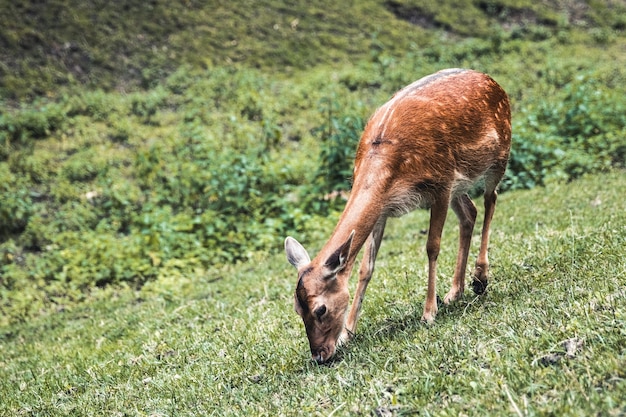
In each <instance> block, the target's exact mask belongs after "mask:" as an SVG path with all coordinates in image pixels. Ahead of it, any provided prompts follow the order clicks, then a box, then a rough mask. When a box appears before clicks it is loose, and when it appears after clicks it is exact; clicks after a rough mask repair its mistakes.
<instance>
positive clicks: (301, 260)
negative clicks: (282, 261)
mask: <svg viewBox="0 0 626 417" xmlns="http://www.w3.org/2000/svg"><path fill="white" fill-rule="evenodd" d="M285 253H286V254H287V260H288V261H289V263H290V264H291V265H293V266H295V267H296V268H300V267H301V266H304V265H307V264H308V263H310V262H311V258H310V257H309V254H308V253H307V251H306V249H304V247H303V246H302V245H301V244H300V242H298V241H297V240H296V239H294V238H292V237H291V236H289V237H287V239H285Z"/></svg>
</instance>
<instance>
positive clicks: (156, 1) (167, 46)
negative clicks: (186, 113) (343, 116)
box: [0, 0, 626, 99]
mask: <svg viewBox="0 0 626 417" xmlns="http://www.w3.org/2000/svg"><path fill="white" fill-rule="evenodd" d="M423 3H424V2H415V1H409V0H386V1H374V0H367V1H349V2H336V1H332V0H324V1H316V2H309V1H306V0H298V1H295V2H289V4H288V5H287V4H285V3H284V2H282V1H280V0H261V1H250V0H235V1H230V2H221V1H208V2H203V1H186V2H167V1H163V0H152V1H137V0H123V1H116V2H109V1H103V0H90V1H82V0H69V1H64V0H51V1H46V2H39V1H34V0H26V1H19V2H16V1H11V0H1V1H0V28H2V29H1V30H0V62H1V63H2V64H1V65H0V95H1V96H2V97H3V98H18V99H20V98H33V97H36V96H39V95H48V94H53V93H54V92H55V91H56V90H57V89H58V88H59V87H60V86H66V85H87V86H89V87H90V88H105V89H112V88H117V89H120V90H128V89H133V88H135V87H147V86H152V85H155V84H156V83H158V82H159V81H160V80H162V79H163V77H164V76H165V75H167V74H169V73H171V72H172V71H173V70H175V69H177V68H180V67H181V66H191V67H194V68H212V67H216V66H218V67H219V66H231V65H244V66H247V67H254V68H260V69H263V70H268V71H272V72H279V73H290V71H292V70H303V69H307V68H310V67H312V66H319V65H320V64H324V65H325V64H337V63H347V62H355V61H358V60H360V59H363V58H367V57H368V56H370V54H371V53H373V52H374V53H375V52H380V51H381V50H382V51H384V52H385V53H386V54H388V55H390V56H400V55H404V54H406V53H407V52H408V51H412V50H416V49H418V48H423V47H425V46H428V45H431V44H436V43H439V42H441V41H442V40H443V41H444V42H445V41H446V40H447V41H450V40H452V41H454V40H455V39H456V40H458V39H461V38H465V37H483V38H489V37H493V36H494V34H498V33H499V32H501V31H507V32H510V31H518V32H519V35H520V36H526V35H528V34H529V33H533V32H535V35H536V33H537V32H539V33H543V35H541V36H545V35H546V34H550V33H556V32H559V31H564V30H565V31H569V30H582V31H583V32H589V33H592V34H593V35H594V36H596V37H606V36H609V35H608V34H609V33H610V32H612V31H615V30H623V29H624V28H625V27H626V17H625V16H626V13H624V11H625V10H626V5H624V3H623V2H620V1H609V2H591V3H589V4H587V3H586V2H580V1H576V0H568V1H555V0H553V1H549V2H534V1H530V0H492V1H475V0H464V1H461V2H459V1H452V0H442V1H438V2H426V3H427V4H425V5H424V4H423Z"/></svg>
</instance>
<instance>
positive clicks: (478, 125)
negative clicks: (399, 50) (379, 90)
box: [285, 69, 511, 362]
mask: <svg viewBox="0 0 626 417" xmlns="http://www.w3.org/2000/svg"><path fill="white" fill-rule="evenodd" d="M510 144H511V111H510V107H509V100H508V97H507V95H506V93H505V92H504V90H503V89H502V88H501V87H500V86H499V85H498V84H497V83H496V82H495V81H494V80H493V79H491V78H490V77H489V76H487V75H485V74H481V73H479V72H475V71H471V70H464V69H447V70H444V71H440V72H437V73H435V74H432V75H429V76H427V77H424V78H422V79H421V80H418V81H416V82H414V83H413V84H411V85H409V86H407V87H405V88H404V89H402V90H400V91H399V92H397V93H396V94H395V95H394V96H393V97H392V98H391V99H390V100H389V101H388V102H387V103H386V104H385V105H383V106H382V107H381V108H379V109H378V110H377V111H376V112H375V113H374V115H373V116H372V117H371V119H370V120H369V122H368V123H367V126H366V127H365V131H364V132H363V135H362V137H361V141H360V143H359V145H358V148H357V152H356V160H355V163H354V181H353V186H352V191H351V193H350V197H349V199H348V202H347V204H346V207H345V209H344V211H343V214H342V215H341V217H340V219H339V222H338V223H337V226H336V227H335V231H334V232H333V234H332V236H331V237H330V239H329V240H328V242H327V243H326V244H325V245H324V247H323V248H322V249H321V250H320V252H319V254H318V255H317V257H315V259H313V261H311V260H310V258H309V255H308V253H307V251H306V250H305V249H304V248H303V247H302V245H301V244H300V243H298V242H297V241H296V240H295V239H293V238H292V237H288V238H287V239H286V240H285V252H286V254H287V259H288V260H289V262H290V263H291V264H292V265H293V266H295V267H296V268H297V269H298V284H297V288H296V291H295V309H296V311H297V312H298V314H299V315H300V316H301V317H302V320H303V321H304V326H305V328H306V333H307V337H308V339H309V345H310V348H311V354H312V356H313V359H314V360H316V361H318V362H324V361H326V360H328V359H329V358H330V357H331V356H332V355H333V354H334V353H335V349H336V346H337V345H338V343H340V342H345V341H347V340H348V339H349V338H350V337H351V336H352V335H353V334H354V332H355V331H356V325H357V320H358V318H359V311H360V309H361V303H362V302H363V297H364V294H365V289H366V288H367V284H368V283H369V281H370V278H371V277H372V273H373V271H374V261H375V259H376V254H377V252H378V249H379V247H380V243H381V239H382V236H383V230H384V228H385V222H386V220H387V218H388V217H395V216H401V215H403V214H405V213H408V212H409V211H411V210H413V209H415V208H418V207H430V227H429V230H428V239H427V243H426V252H427V255H428V287H427V293H426V302H425V304H424V314H423V316H422V321H424V322H427V323H432V322H433V321H434V320H435V315H436V314H437V296H436V293H435V279H436V267H437V256H438V255H439V246H440V241H441V232H442V229H443V225H444V222H445V220H446V215H447V211H448V207H452V210H453V211H454V212H455V214H456V216H457V217H458V219H459V223H460V237H459V251H458V255H457V261H456V268H455V271H454V278H453V281H452V288H451V289H450V291H449V292H448V293H447V295H446V296H445V298H444V300H443V301H444V303H445V304H449V303H451V302H453V301H455V300H457V299H458V298H459V297H461V296H462V295H463V291H464V289H465V271H466V266H467V258H468V253H469V247H470V241H471V237H472V232H473V229H474V223H475V220H476V215H477V210H476V206H475V205H474V203H473V202H472V200H471V199H470V197H469V196H468V194H467V191H468V189H469V188H470V187H471V186H472V185H473V184H475V183H476V182H477V181H478V180H479V179H481V178H483V179H484V181H485V192H484V196H485V220H484V223H483V229H482V237H481V243H480V251H479V254H478V258H477V261H476V267H475V269H474V272H473V282H472V286H473V289H474V292H475V293H476V294H481V293H483V292H484V291H485V289H486V286H487V281H488V271H489V262H488V260H487V246H488V243H489V226H490V224H491V219H492V216H493V213H494V210H495V206H496V197H497V193H496V188H497V186H498V183H499V182H500V180H501V179H502V176H503V175H504V171H505V169H506V165H507V161H508V158H509V150H510ZM363 244H365V253H364V255H363V261H362V263H361V266H360V270H359V281H358V284H357V288H356V294H355V297H354V300H353V301H352V307H351V308H350V312H349V313H348V314H347V318H346V311H347V307H348V303H349V299H350V294H349V291H348V280H349V277H350V274H351V271H352V267H353V265H354V261H355V258H356V256H357V254H358V252H359V251H360V249H361V247H362V246H363Z"/></svg>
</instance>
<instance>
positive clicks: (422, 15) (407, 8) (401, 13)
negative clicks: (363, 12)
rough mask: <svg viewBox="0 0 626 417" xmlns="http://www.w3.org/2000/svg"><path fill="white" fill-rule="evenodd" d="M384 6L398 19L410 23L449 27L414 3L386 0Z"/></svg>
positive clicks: (440, 27) (438, 27)
mask: <svg viewBox="0 0 626 417" xmlns="http://www.w3.org/2000/svg"><path fill="white" fill-rule="evenodd" d="M385 7H386V8H387V10H389V11H390V12H391V13H393V14H394V15H395V16H396V17H397V18H398V19H401V20H404V21H407V22H409V23H411V24H412V25H415V26H419V27H422V28H424V29H446V30H448V29H450V28H449V27H447V26H446V25H442V24H441V23H439V22H437V20H436V19H435V16H434V15H433V14H432V13H429V12H427V11H425V10H424V9H422V8H421V7H419V6H416V5H409V4H402V3H400V2H399V1H395V0H388V1H386V2H385Z"/></svg>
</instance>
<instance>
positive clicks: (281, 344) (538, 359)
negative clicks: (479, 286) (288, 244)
mask: <svg viewBox="0 0 626 417" xmlns="http://www.w3.org/2000/svg"><path fill="white" fill-rule="evenodd" d="M625 193H626V185H625V182H624V172H623V171H618V172H614V173H612V174H608V175H596V176H588V177H585V178H583V179H581V180H578V181H576V182H574V183H570V184H551V185H549V186H548V187H546V188H538V189H534V190H531V191H521V192H511V193H506V194H504V195H502V196H501V198H500V200H499V206H498V209H497V211H496V217H495V221H494V226H493V231H492V240H491V248H490V258H491V262H492V281H491V283H490V286H489V290H488V292H487V294H486V295H485V296H482V297H476V296H474V295H473V294H472V293H471V292H468V293H466V294H465V296H464V297H463V299H462V300H460V302H458V303H456V304H454V305H453V306H450V307H445V308H442V309H440V313H439V315H438V317H437V321H436V323H435V324H434V325H433V326H430V327H428V326H424V325H422V324H421V323H420V321H419V318H420V314H421V308H422V303H423V301H424V294H425V284H426V280H425V275H426V273H425V264H426V262H425V258H426V257H425V254H424V249H423V247H424V243H425V236H424V235H423V234H422V232H421V230H422V229H424V228H426V225H427V216H428V215H427V212H425V211H418V212H415V213H412V214H410V215H408V216H406V217H404V218H401V219H399V220H396V221H393V222H390V225H389V226H388V227H389V229H388V232H387V236H386V238H385V241H384V243H383V246H382V249H381V254H380V257H379V263H378V268H377V272H376V273H375V277H374V279H373V280H372V283H371V284H370V287H369V289H368V293H367V296H366V301H365V303H364V311H363V316H362V319H361V322H360V327H359V329H358V335H357V337H356V339H355V340H354V341H353V342H352V343H351V344H350V345H349V346H347V347H345V348H342V349H341V350H340V352H339V356H338V359H337V360H336V361H334V362H332V363H330V364H329V365H325V366H318V365H316V364H314V363H311V362H310V361H309V359H308V358H309V353H308V345H307V342H306V337H305V334H304V329H303V327H302V324H301V323H300V319H299V318H298V317H297V315H296V314H295V312H293V307H292V291H293V288H294V285H295V274H294V271H292V268H291V267H290V266H289V265H288V264H287V262H286V261H285V260H284V259H283V255H282V254H281V255H274V256H269V257H268V256H267V255H263V254H259V255H258V256H257V257H256V258H255V259H253V260H252V261H251V262H248V263H241V264H238V265H231V266H225V267H222V268H220V269H217V270H212V271H206V272H198V273H197V274H195V275H189V276H178V277H177V276H168V277H162V278H161V279H159V280H157V281H154V282H151V283H148V284H147V285H146V286H144V287H143V289H142V290H141V291H133V290H130V289H126V290H125V289H119V288H118V289H113V288H108V289H104V290H100V292H99V293H95V294H94V295H92V298H93V299H92V302H89V303H83V304H81V305H78V306H73V307H68V308H67V309H63V308H59V311H58V312H56V313H54V314H47V315H41V316H39V317H37V318H35V319H33V320H31V321H29V322H27V323H23V324H16V325H12V326H4V327H3V328H1V329H0V358H1V359H0V397H1V398H2V399H3V400H2V402H1V403H0V415H39V416H44V415H55V416H56V415H146V416H174V415H176V416H184V415H271V416H275V415H302V414H305V415H349V414H350V415H380V416H388V415H418V414H419V415H450V416H458V415H481V416H484V415H494V416H500V415H528V416H532V415H581V416H582V415H603V416H604V415H609V416H610V415H623V414H624V413H626V405H625V404H626V384H625V381H624V379H625V378H626V371H625V369H626V342H625V341H626V326H625V321H626V315H625V311H626V302H625V300H626V291H625V290H624V288H625V287H626V261H625V260H624V257H623V254H624V252H623V250H624V247H625V244H626V227H625V225H626V202H625V201H624V199H623V196H624V194H625ZM333 221H334V219H329V227H328V231H329V233H330V227H331V226H332V222H333ZM478 230H479V228H478V229H477V232H476V233H475V241H474V245H473V251H472V252H473V253H476V250H477V249H476V248H477V239H478ZM306 243H308V244H309V246H312V247H315V246H317V247H319V246H321V244H322V243H323V242H322V241H321V240H319V241H316V242H306ZM455 250H456V224H455V222H454V216H453V215H452V214H451V215H450V217H449V222H448V224H447V225H446V230H445V231H444V243H443V250H442V255H441V263H440V265H441V266H440V269H439V272H440V280H439V284H438V288H439V290H438V292H439V293H440V294H443V293H445V291H447V289H448V287H449V284H450V283H449V281H450V278H449V277H450V275H451V273H452V269H453V263H454V257H455Z"/></svg>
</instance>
